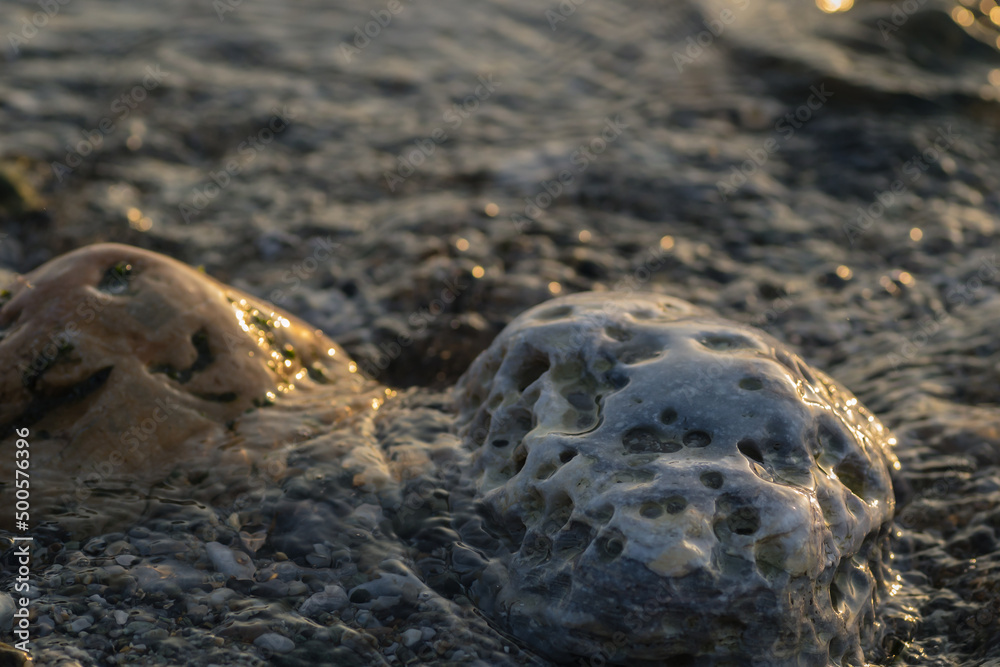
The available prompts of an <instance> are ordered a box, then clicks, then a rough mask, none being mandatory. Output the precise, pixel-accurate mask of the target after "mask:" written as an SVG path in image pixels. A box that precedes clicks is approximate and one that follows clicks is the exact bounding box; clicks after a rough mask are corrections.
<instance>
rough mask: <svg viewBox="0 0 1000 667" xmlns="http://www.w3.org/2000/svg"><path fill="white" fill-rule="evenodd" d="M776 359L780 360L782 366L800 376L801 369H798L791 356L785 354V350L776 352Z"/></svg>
mask: <svg viewBox="0 0 1000 667" xmlns="http://www.w3.org/2000/svg"><path fill="white" fill-rule="evenodd" d="M774 357H775V358H776V359H777V360H778V363H780V364H781V365H782V366H784V367H785V368H787V369H788V370H790V371H792V372H793V373H795V374H798V372H799V369H798V368H797V367H796V365H795V361H794V360H793V359H792V358H791V357H790V356H788V353H787V352H785V351H784V350H776V351H775V353H774Z"/></svg>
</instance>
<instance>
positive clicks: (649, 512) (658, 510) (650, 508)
mask: <svg viewBox="0 0 1000 667" xmlns="http://www.w3.org/2000/svg"><path fill="white" fill-rule="evenodd" d="M662 515H663V507H661V506H660V504H659V503H653V502H648V503H643V504H642V506H641V507H640V508H639V516H641V517H644V518H646V519H656V518H658V517H660V516H662Z"/></svg>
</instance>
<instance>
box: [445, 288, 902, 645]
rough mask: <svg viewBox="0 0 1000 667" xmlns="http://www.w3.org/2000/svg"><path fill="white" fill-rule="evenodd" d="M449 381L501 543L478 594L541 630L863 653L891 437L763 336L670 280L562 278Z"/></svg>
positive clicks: (522, 629) (599, 637) (872, 611)
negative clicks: (622, 289)
mask: <svg viewBox="0 0 1000 667" xmlns="http://www.w3.org/2000/svg"><path fill="white" fill-rule="evenodd" d="M456 395H457V397H458V402H459V408H460V414H461V416H460V421H461V423H462V434H463V436H464V438H465V442H466V443H467V444H469V445H471V446H472V447H473V448H474V449H475V455H474V459H473V460H474V465H473V470H472V471H471V472H470V475H471V481H472V482H473V483H474V485H475V491H476V494H477V496H478V497H479V498H480V500H481V503H482V506H483V511H484V513H485V514H486V515H487V517H488V519H487V523H486V525H487V529H488V530H489V531H490V532H492V533H493V534H495V535H496V536H497V537H499V538H500V541H501V542H502V543H503V545H504V549H505V550H506V554H505V555H501V556H500V557H499V560H500V561H502V562H504V564H505V568H504V569H503V570H497V572H496V574H495V579H494V581H495V585H494V586H481V587H478V588H477V589H476V594H477V596H478V603H479V604H480V605H481V606H482V607H483V608H484V609H486V610H487V612H488V613H490V614H491V615H492V616H493V617H494V618H495V619H496V620H497V621H498V622H500V623H501V624H502V625H503V626H505V627H506V628H507V629H508V630H509V631H510V632H512V633H513V634H514V635H515V636H516V637H518V638H520V639H521V640H523V641H525V642H526V643H527V644H528V645H529V646H531V647H533V648H534V649H535V650H537V651H539V652H541V653H543V654H547V655H548V656H550V657H553V658H556V659H566V658H569V657H572V656H582V657H584V658H587V657H590V658H595V659H602V660H605V661H610V662H619V661H621V662H627V663H629V664H642V663H644V662H646V661H648V662H650V663H653V662H656V661H662V660H666V659H670V660H680V661H681V662H678V663H677V664H687V663H685V662H683V660H685V659H687V660H694V661H696V662H697V664H744V662H741V661H745V660H746V659H748V658H749V659H750V660H751V661H752V662H751V663H745V664H772V665H779V664H780V665H827V664H836V665H848V664H850V665H862V664H864V657H863V654H862V651H863V650H864V649H865V647H866V646H867V645H868V644H869V643H870V642H871V641H872V637H873V636H874V633H875V629H876V625H877V620H876V609H877V607H878V604H879V599H880V597H881V596H883V594H884V590H883V589H884V586H885V583H884V581H883V580H882V579H883V577H884V574H883V560H884V559H886V558H887V553H886V551H885V548H886V542H887V535H888V525H889V522H890V520H891V518H892V516H893V510H894V497H893V489H892V484H891V481H890V469H892V468H894V467H898V462H897V461H896V457H895V455H894V453H893V451H892V446H893V445H894V444H895V440H894V439H893V438H892V437H891V435H890V433H889V432H888V431H887V430H886V429H885V428H883V426H882V425H881V424H880V423H879V421H878V420H877V419H876V418H875V417H874V416H873V415H872V414H871V413H870V412H869V411H868V410H866V409H865V408H864V407H863V406H862V405H860V404H859V403H858V401H857V399H856V398H854V397H853V396H852V395H851V394H850V393H849V392H848V391H847V390H845V389H844V388H843V387H841V386H840V385H838V384H837V383H835V382H834V381H833V380H831V379H830V378H828V377H827V376H825V375H824V374H823V373H820V372H818V371H816V370H813V369H810V368H809V367H808V366H807V365H806V364H805V363H804V362H803V361H802V360H801V359H800V358H798V357H797V356H795V355H794V354H792V353H791V352H789V351H788V350H787V349H786V348H785V347H784V346H783V345H782V344H780V343H779V342H778V341H776V340H774V339H773V338H771V337H770V336H767V335H766V334H763V333H762V332H760V331H757V330H754V329H751V328H749V327H743V326H739V325H736V324H735V323H732V322H729V321H726V320H723V319H720V318H718V317H715V316H712V315H711V314H710V313H708V312H706V311H703V310H700V309H698V308H696V307H694V306H692V305H690V304H688V303H686V302H684V301H680V300H678V299H673V298H670V297H666V296H659V295H653V294H641V293H633V294H622V293H617V294H616V293H608V292H604V293H601V292H592V293H582V294H575V295H572V296H568V297H564V298H560V299H556V300H553V301H549V302H546V303H543V304H541V305H539V306H536V307H534V308H532V309H530V310H528V311H527V312H525V313H524V314H522V315H521V316H520V317H518V318H517V319H516V320H514V321H513V322H512V323H511V324H510V325H509V326H508V327H507V328H506V329H505V330H504V331H503V333H502V334H501V335H500V336H499V337H498V338H497V339H496V340H495V341H494V343H493V344H492V345H491V347H490V348H489V349H488V350H487V351H486V352H484V353H483V354H482V355H480V357H479V358H478V359H477V360H476V361H475V362H474V363H473V365H472V366H471V368H470V369H469V370H468V372H467V373H466V374H465V376H463V378H462V380H461V381H460V383H459V385H458V388H457V394H456ZM734 661H735V662H734ZM658 664H659V663H658ZM671 664H674V663H673V662H671Z"/></svg>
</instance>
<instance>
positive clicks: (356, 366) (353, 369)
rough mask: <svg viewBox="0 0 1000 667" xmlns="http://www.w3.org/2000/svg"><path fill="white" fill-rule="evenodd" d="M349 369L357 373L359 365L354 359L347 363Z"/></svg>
mask: <svg viewBox="0 0 1000 667" xmlns="http://www.w3.org/2000/svg"><path fill="white" fill-rule="evenodd" d="M347 370H349V371H350V372H352V373H357V372H358V365H357V364H356V363H354V362H353V361H352V362H351V363H349V364H347Z"/></svg>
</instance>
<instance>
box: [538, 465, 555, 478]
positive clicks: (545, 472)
mask: <svg viewBox="0 0 1000 667" xmlns="http://www.w3.org/2000/svg"><path fill="white" fill-rule="evenodd" d="M556 470H558V468H556V467H555V466H554V465H552V464H551V463H543V464H542V465H540V466H538V470H536V471H535V479H548V478H549V477H552V473H554V472H555V471H556Z"/></svg>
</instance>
